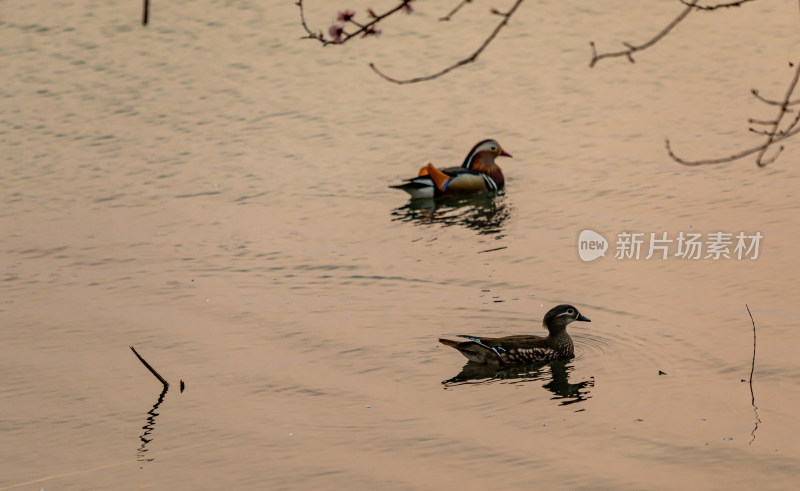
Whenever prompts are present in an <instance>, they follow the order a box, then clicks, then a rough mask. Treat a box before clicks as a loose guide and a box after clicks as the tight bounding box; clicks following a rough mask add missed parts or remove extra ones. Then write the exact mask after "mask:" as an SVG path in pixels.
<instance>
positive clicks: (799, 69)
mask: <svg viewBox="0 0 800 491" xmlns="http://www.w3.org/2000/svg"><path fill="white" fill-rule="evenodd" d="M790 66H795V71H794V75H793V76H792V80H791V81H790V82H789V86H788V87H787V88H786V94H785V95H784V97H783V101H770V100H768V99H763V98H762V97H761V96H759V95H758V91H757V90H752V91H751V92H752V93H753V95H755V96H756V97H757V98H759V100H763V102H764V103H766V104H769V105H777V106H778V107H779V109H778V115H777V116H776V117H775V119H772V120H766V121H765V120H759V119H752V118H751V119H749V122H750V124H758V125H762V126H766V127H767V128H766V129H763V130H756V129H754V128H752V127H750V128H748V129H749V130H750V132H752V133H755V134H757V135H761V136H764V137H765V138H766V140H765V141H764V143H762V144H761V145H757V146H755V147H751V148H748V149H747V150H743V151H741V152H739V153H736V154H733V155H729V156H727V157H721V158H716V159H703V160H686V159H683V158H681V157H678V156H677V155H675V153H674V152H673V151H672V147H671V146H670V143H669V140H667V142H666V145H667V153H668V154H669V156H670V157H671V158H672V159H673V160H674V161H676V162H678V163H679V164H683V165H690V166H697V165H708V164H724V163H728V162H733V161H734V160H739V159H741V158H744V157H747V156H748V155H753V154H756V164H758V166H759V167H764V166H766V165H769V164H771V163H773V162H775V160H777V159H778V157H779V156H780V154H781V152H783V149H784V147H783V145H780V146H778V148H777V150H776V152H775V154H774V155H773V156H772V157H766V153H767V151H768V150H769V149H770V148H771V147H773V146H774V145H775V144H776V143H779V142H781V141H783V140H785V139H787V138H790V137H792V136H794V135H796V134H798V133H800V113H798V114H797V115H795V117H794V119H793V120H792V122H791V123H789V124H788V125H786V126H785V127H784V128H781V123H782V122H783V121H784V118H785V116H786V115H787V114H789V113H790V110H789V106H790V105H792V104H794V103H795V102H797V101H792V95H794V91H795V89H796V88H797V82H798V80H800V63H798V64H796V65H791V64H790Z"/></svg>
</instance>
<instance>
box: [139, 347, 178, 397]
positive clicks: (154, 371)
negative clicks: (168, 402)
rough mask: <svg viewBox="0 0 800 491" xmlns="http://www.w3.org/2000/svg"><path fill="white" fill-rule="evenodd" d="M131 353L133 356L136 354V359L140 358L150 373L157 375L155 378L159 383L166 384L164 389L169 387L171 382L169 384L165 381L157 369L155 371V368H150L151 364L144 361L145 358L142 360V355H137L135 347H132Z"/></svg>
mask: <svg viewBox="0 0 800 491" xmlns="http://www.w3.org/2000/svg"><path fill="white" fill-rule="evenodd" d="M131 351H133V354H134V355H136V358H139V361H141V362H142V363H143V364H144V366H146V367H147V369H148V370H150V373H152V374H153V375H155V376H156V378H157V379H158V380H159V381H160V382H161V383H162V384H164V387H169V382H167V381H166V380H164V377H162V376H161V375H159V374H158V372H157V371H156V369H155V368H153V367H151V366H150V364H149V363H147V362H146V361H145V360H144V358H142V355H140V354H139V353H137V352H136V348H134V347H133V346H131Z"/></svg>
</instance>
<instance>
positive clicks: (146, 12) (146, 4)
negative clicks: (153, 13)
mask: <svg viewBox="0 0 800 491" xmlns="http://www.w3.org/2000/svg"><path fill="white" fill-rule="evenodd" d="M148 17H150V0H144V12H142V25H143V26H146V25H147V18H148Z"/></svg>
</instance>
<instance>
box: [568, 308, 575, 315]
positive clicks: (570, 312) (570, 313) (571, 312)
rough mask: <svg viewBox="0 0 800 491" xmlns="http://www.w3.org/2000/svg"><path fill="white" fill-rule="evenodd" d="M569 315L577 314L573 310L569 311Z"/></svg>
mask: <svg viewBox="0 0 800 491" xmlns="http://www.w3.org/2000/svg"><path fill="white" fill-rule="evenodd" d="M567 313H568V314H569V315H572V314H574V313H575V311H574V310H572V309H567Z"/></svg>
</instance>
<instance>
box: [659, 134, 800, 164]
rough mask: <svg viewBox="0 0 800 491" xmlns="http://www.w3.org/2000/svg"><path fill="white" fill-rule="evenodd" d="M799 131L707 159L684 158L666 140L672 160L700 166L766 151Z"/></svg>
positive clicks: (726, 161)
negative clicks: (727, 154) (736, 151)
mask: <svg viewBox="0 0 800 491" xmlns="http://www.w3.org/2000/svg"><path fill="white" fill-rule="evenodd" d="M798 133H800V128H795V129H793V130H792V131H790V132H788V133H785V134H783V135H781V136H775V137H773V138H772V142H771V143H769V144H767V143H763V144H761V145H758V146H756V147H752V148H748V149H747V150H742V151H741V152H739V153H735V154H733V155H730V156H728V157H720V158H717V159H705V160H686V159H682V158H680V157H678V156H677V155H675V153H674V152H673V151H672V146H671V145H670V143H669V140H666V145H667V153H668V154H669V156H670V157H671V158H672V160H674V161H675V162H677V163H679V164H683V165H688V166H691V167H693V166H698V165H709V164H727V163H729V162H733V161H734V160H739V159H741V158H744V157H747V156H748V155H753V154H754V153H756V152H761V151H764V150H766V149H767V148H769V146H770V145H772V144H775V143H777V142H779V141H783V140H785V139H787V138H789V137H791V136H794V135H796V134H798Z"/></svg>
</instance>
